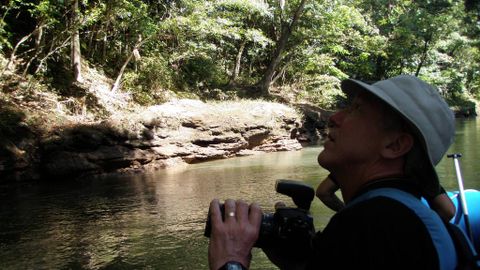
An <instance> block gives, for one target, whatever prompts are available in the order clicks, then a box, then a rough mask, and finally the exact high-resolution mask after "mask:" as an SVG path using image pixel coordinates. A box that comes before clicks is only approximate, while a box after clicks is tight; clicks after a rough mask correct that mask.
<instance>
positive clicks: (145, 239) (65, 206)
mask: <svg viewBox="0 0 480 270" xmlns="http://www.w3.org/2000/svg"><path fill="white" fill-rule="evenodd" d="M457 129H458V133H457V136H456V142H455V144H454V146H452V148H451V149H450V151H449V152H461V153H462V154H463V157H462V159H461V162H462V170H463V177H464V180H465V187H466V188H476V189H480V181H479V180H478V179H477V169H478V168H479V167H478V166H479V165H478V164H479V163H478V162H477V161H478V158H480V154H479V153H478V152H479V151H478V148H479V147H478V145H479V142H480V131H479V129H480V125H479V124H478V120H475V119H473V120H462V121H458V123H457ZM320 150H321V147H311V148H305V149H303V150H302V151H298V152H282V153H272V154H263V155H258V156H251V157H242V158H234V159H228V160H219V161H213V162H208V163H202V164H196V165H193V166H189V167H188V168H187V169H185V170H183V171H179V170H178V171H176V172H165V171H159V172H157V173H153V174H147V175H135V176H115V177H105V178H97V179H87V180H82V181H73V182H72V181H69V179H65V181H64V182H56V183H48V184H45V183H43V184H37V183H28V184H18V185H13V186H12V185H9V186H6V185H3V186H0V269H208V265H207V248H206V247H207V243H208V242H207V239H206V238H205V237H203V228H204V222H205V216H206V214H207V209H208V205H209V202H210V201H211V199H212V198H219V199H222V200H223V199H226V198H242V199H245V200H248V201H256V202H259V203H260V205H262V206H263V207H264V208H265V209H266V210H267V211H269V210H270V211H271V209H272V206H273V204H274V203H275V202H276V201H278V200H285V201H287V202H288V199H286V198H285V197H284V196H282V195H278V194H276V193H275V190H274V185H275V181H276V180H277V179H280V178H286V179H299V180H303V181H305V182H306V183H309V184H311V185H313V186H314V185H316V184H317V183H318V181H319V179H321V178H323V177H325V176H326V175H327V172H326V171H325V170H323V169H321V168H319V167H318V165H317V164H316V155H317V154H318V153H319V151H320ZM437 169H438V171H439V174H440V175H441V178H442V183H443V185H444V186H445V187H446V189H447V190H454V189H456V186H457V184H456V178H455V171H454V168H453V163H452V161H451V160H450V159H448V160H447V159H444V160H442V162H441V163H440V165H439V166H438V168H437ZM312 212H313V215H314V218H315V224H316V227H317V228H319V229H321V228H322V227H323V226H324V225H325V224H326V223H327V222H328V219H329V217H330V216H331V215H332V212H331V211H330V210H328V209H326V208H325V207H324V206H323V205H321V204H320V203H319V202H318V201H315V202H314V203H313V205H312ZM252 269H275V267H273V266H272V265H271V264H270V263H269V262H268V260H267V259H266V258H265V256H264V255H263V254H262V253H261V252H258V251H254V259H253V263H252Z"/></svg>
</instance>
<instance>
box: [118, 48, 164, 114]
mask: <svg viewBox="0 0 480 270" xmlns="http://www.w3.org/2000/svg"><path fill="white" fill-rule="evenodd" d="M173 78H174V76H173V73H172V71H171V69H170V68H169V66H168V63H167V62H166V61H165V59H164V58H163V57H162V56H161V55H160V56H156V57H145V58H143V59H142V62H141V63H140V65H139V68H138V70H137V71H131V72H127V73H126V74H125V78H124V82H123V85H124V88H125V89H128V90H129V91H131V92H132V94H133V98H134V99H135V101H137V102H138V103H139V104H142V105H151V104H156V103H161V102H163V101H165V98H164V96H163V95H162V93H163V92H166V91H169V90H170V89H173V88H174V79H173Z"/></svg>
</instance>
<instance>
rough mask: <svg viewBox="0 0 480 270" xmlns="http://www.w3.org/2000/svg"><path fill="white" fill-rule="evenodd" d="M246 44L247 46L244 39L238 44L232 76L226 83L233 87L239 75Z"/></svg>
mask: <svg viewBox="0 0 480 270" xmlns="http://www.w3.org/2000/svg"><path fill="white" fill-rule="evenodd" d="M246 44H247V40H246V39H244V40H242V43H241V44H240V48H239V49H238V53H237V57H236V59H235V66H234V67H233V72H232V76H231V77H230V82H229V83H228V84H229V85H233V84H234V83H235V81H236V80H237V77H238V74H240V66H241V63H242V54H243V51H244V50H245V45H246Z"/></svg>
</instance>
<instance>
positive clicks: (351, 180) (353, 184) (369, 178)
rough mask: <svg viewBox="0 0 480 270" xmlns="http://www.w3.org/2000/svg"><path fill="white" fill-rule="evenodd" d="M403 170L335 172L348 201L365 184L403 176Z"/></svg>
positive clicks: (344, 196) (345, 200) (343, 195)
mask: <svg viewBox="0 0 480 270" xmlns="http://www.w3.org/2000/svg"><path fill="white" fill-rule="evenodd" d="M403 175H404V173H403V170H400V169H396V170H378V171H375V170H352V169H349V170H345V169H344V170H341V172H339V173H335V178H336V180H337V182H338V183H339V186H340V189H341V192H342V197H343V200H344V202H345V203H348V202H349V201H350V200H351V199H352V198H353V197H354V196H355V194H357V192H359V191H360V189H361V188H362V187H364V186H365V185H367V184H369V183H371V182H374V181H377V180H378V179H383V178H391V177H399V176H400V177H401V176H403Z"/></svg>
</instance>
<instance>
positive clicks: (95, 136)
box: [0, 99, 324, 180]
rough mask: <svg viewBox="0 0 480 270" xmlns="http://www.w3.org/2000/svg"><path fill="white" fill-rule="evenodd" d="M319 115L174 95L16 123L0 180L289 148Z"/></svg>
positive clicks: (308, 138) (314, 129) (315, 128)
mask: <svg viewBox="0 0 480 270" xmlns="http://www.w3.org/2000/svg"><path fill="white" fill-rule="evenodd" d="M305 112H307V113H306V114H305ZM322 118H324V117H322V112H321V111H315V110H312V108H311V107H308V106H300V107H299V108H297V109H294V108H291V107H288V106H286V105H283V104H279V103H273V102H266V101H248V100H240V101H224V102H208V103H205V102H202V101H199V100H191V99H180V100H173V101H170V102H167V103H165V104H162V105H157V106H152V107H147V108H138V109H137V110H136V111H133V112H129V113H125V112H124V113H123V114H116V115H112V116H111V117H109V118H107V119H106V120H102V121H97V122H92V123H83V124H75V125H74V124H69V125H63V126H57V127H55V128H52V129H50V131H49V132H46V133H44V134H36V133H35V131H33V129H31V128H30V127H29V126H28V124H26V123H23V122H21V121H20V122H19V123H18V125H17V126H16V130H15V131H14V133H16V134H18V136H14V137H11V138H9V139H3V140H4V141H3V143H2V144H3V145H4V147H3V149H2V152H4V154H3V155H2V156H1V157H0V174H1V175H3V177H2V178H4V179H16V180H31V179H65V180H68V179H72V178H77V177H82V176H89V175H98V174H103V173H112V172H142V171H145V170H155V169H168V168H172V167H179V166H185V165H186V164H190V163H197V162H204V161H209V160H214V159H221V158H229V157H235V156H243V155H252V154H257V153H263V152H273V151H295V150H299V149H301V148H302V143H303V144H308V143H315V141H316V140H318V139H319V138H320V136H321V135H320V132H321V129H322V128H323V121H322ZM306 127H307V128H306Z"/></svg>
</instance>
